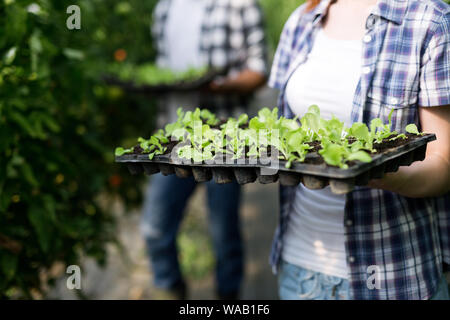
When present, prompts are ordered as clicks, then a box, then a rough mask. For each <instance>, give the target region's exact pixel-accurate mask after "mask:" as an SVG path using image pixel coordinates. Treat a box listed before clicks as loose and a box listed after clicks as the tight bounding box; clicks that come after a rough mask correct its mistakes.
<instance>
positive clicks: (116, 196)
mask: <svg viewBox="0 0 450 320" xmlns="http://www.w3.org/2000/svg"><path fill="white" fill-rule="evenodd" d="M156 2H157V1H156V0H145V1H143V0H128V1H124V0H108V1H106V0H78V1H74V0H70V1H66V0H42V1H27V0H0V17H1V18H0V298H7V299H8V298H9V299H11V298H12V299H19V298H33V299H44V298H53V299H151V298H152V288H151V273H150V271H149V266H148V259H147V257H146V252H145V248H144V242H143V240H142V237H141V236H140V233H139V229H138V224H139V218H140V205H141V202H142V191H143V182H144V181H145V177H144V176H131V175H130V174H129V173H128V171H127V170H126V168H124V167H122V166H120V165H117V164H115V163H114V152H113V151H114V148H115V147H116V146H119V145H130V144H132V143H133V142H134V141H135V139H136V138H137V137H138V136H149V135H150V133H151V132H153V131H154V130H155V119H156V103H155V101H153V100H152V99H149V98H148V97H144V96H141V95H136V94H129V93H127V92H124V91H123V90H121V89H120V88H118V87H114V86H109V85H106V84H105V83H104V82H103V81H102V80H101V79H102V75H103V74H104V71H105V70H108V68H109V67H110V66H111V65H112V64H117V63H125V62H126V63H132V64H141V63H146V62H152V61H154V59H155V48H154V45H153V40H152V38H151V35H150V30H149V29H150V23H151V17H152V10H153V8H154V6H155V4H156ZM302 2H303V1H299V0H283V1H281V2H280V1H279V0H261V1H260V3H261V5H262V7H263V9H264V13H265V27H266V32H267V37H268V46H269V52H270V57H272V56H273V52H274V49H275V48H276V45H277V42H278V38H279V35H280V33H281V29H282V27H283V24H284V22H285V21H286V19H287V17H288V16H289V14H290V13H291V12H292V11H293V10H294V9H295V8H296V7H297V6H298V5H300V4H301V3H302ZM72 4H76V5H78V6H80V8H81V13H82V15H81V19H82V28H81V30H72V31H71V30H68V29H67V27H66V19H67V17H68V14H67V13H66V9H67V7H68V6H70V5H72ZM275 104H276V93H274V92H273V91H271V90H269V89H267V88H264V89H262V90H260V92H259V93H258V94H257V96H256V99H255V101H254V102H253V108H254V110H257V109H260V108H262V107H273V106H275ZM204 197H205V190H204V189H203V188H199V189H198V190H197V191H196V193H195V196H194V197H193V198H192V199H191V201H190V203H189V207H188V212H187V219H185V220H184V222H183V225H182V228H181V234H180V236H179V240H178V246H179V247H180V253H181V256H180V259H181V268H182V270H183V274H184V275H185V277H186V279H187V281H188V285H189V287H190V294H189V296H190V297H192V298H199V299H209V298H213V297H214V294H213V293H214V281H213V280H214V279H213V278H214V259H213V252H212V249H211V245H210V241H209V235H208V232H207V226H206V213H205V208H204V205H203V204H204V202H205V201H204ZM277 210H278V195H277V185H267V186H263V185H259V184H252V185H248V186H246V187H245V188H244V200H243V205H242V210H241V212H242V221H243V222H242V230H243V234H244V239H245V252H246V278H245V282H244V288H243V296H242V297H243V298H244V299H273V298H276V297H277V292H276V278H275V277H274V276H273V275H272V273H271V270H270V267H269V264H268V256H269V251H270V244H271V240H272V236H273V232H274V230H275V226H276V223H277V215H278V212H277ZM68 265H80V266H81V270H82V290H73V291H71V290H68V289H67V287H66V279H67V274H66V272H65V271H66V267H67V266H68Z"/></svg>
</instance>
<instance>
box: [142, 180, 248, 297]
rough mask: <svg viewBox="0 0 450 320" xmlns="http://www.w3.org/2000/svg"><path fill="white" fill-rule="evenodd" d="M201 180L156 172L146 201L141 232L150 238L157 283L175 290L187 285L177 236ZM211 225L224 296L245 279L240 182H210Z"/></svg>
mask: <svg viewBox="0 0 450 320" xmlns="http://www.w3.org/2000/svg"><path fill="white" fill-rule="evenodd" d="M196 186H197V183H196V182H195V180H194V179H193V177H190V178H187V179H180V178H178V177H176V176H175V175H172V176H168V177H164V176H162V175H161V174H158V175H155V176H153V177H152V179H151V180H150V184H149V187H148V190H147V194H146V200H145V203H144V214H143V218H142V222H141V230H142V233H143V235H144V237H145V240H146V244H147V250H148V254H149V257H150V263H151V265H152V270H153V274H154V284H155V286H156V287H158V288H162V289H171V288H173V287H174V286H175V285H177V284H179V283H182V282H183V279H182V276H181V272H180V267H179V262H178V254H177V248H176V235H177V232H178V228H179V226H180V223H181V220H182V218H183V211H184V209H185V207H186V204H187V201H188V199H189V197H190V196H191V195H192V193H193V192H194V190H195V188H196ZM206 188H207V202H208V208H209V229H210V232H211V236H212V241H213V247H214V251H215V257H216V282H217V291H218V293H219V295H229V294H235V293H237V292H238V291H239V288H240V284H241V281H242V277H243V248H242V241H241V232H240V225H239V212H238V211H239V201H240V186H239V185H238V184H237V183H236V182H233V183H230V184H225V185H219V184H216V183H214V182H208V183H206Z"/></svg>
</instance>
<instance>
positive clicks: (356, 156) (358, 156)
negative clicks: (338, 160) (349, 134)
mask: <svg viewBox="0 0 450 320" xmlns="http://www.w3.org/2000/svg"><path fill="white" fill-rule="evenodd" d="M347 160H348V161H354V160H358V161H361V162H367V163H368V162H372V157H371V156H370V155H369V154H368V153H367V152H365V151H362V150H360V151H357V152H355V153H352V154H350V155H349V156H348V157H347Z"/></svg>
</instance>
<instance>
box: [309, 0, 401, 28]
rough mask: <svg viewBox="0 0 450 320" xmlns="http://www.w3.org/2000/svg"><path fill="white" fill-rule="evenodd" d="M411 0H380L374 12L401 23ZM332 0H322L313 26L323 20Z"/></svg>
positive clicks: (316, 9)
mask: <svg viewBox="0 0 450 320" xmlns="http://www.w3.org/2000/svg"><path fill="white" fill-rule="evenodd" d="M408 2H409V0H395V1H392V0H379V1H378V2H377V4H376V5H375V7H374V9H373V11H372V14H373V15H377V16H380V17H382V18H384V19H386V20H389V21H392V22H395V23H397V24H401V23H402V22H403V18H404V17H405V13H406V9H407V8H408ZM330 3H331V0H322V1H320V3H319V5H318V6H317V7H316V8H315V9H314V13H313V26H315V25H316V24H317V23H319V22H320V21H322V18H323V17H324V16H325V14H326V13H327V10H328V6H329V5H330Z"/></svg>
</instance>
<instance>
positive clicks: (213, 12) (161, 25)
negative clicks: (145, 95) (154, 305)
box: [141, 0, 268, 299]
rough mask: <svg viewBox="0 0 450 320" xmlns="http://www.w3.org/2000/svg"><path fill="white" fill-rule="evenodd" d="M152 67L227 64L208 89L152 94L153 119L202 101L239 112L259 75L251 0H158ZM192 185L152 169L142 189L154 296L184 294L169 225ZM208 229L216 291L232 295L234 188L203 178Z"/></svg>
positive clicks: (260, 38) (177, 218) (259, 25)
mask: <svg viewBox="0 0 450 320" xmlns="http://www.w3.org/2000/svg"><path fill="white" fill-rule="evenodd" d="M151 29H152V34H153V37H154V41H155V42H156V46H157V50H158V58H157V64H158V65H159V66H160V67H165V68H170V69H172V70H175V71H183V70H186V69H188V68H189V67H194V68H201V67H209V68H227V69H228V74H227V75H226V76H225V77H222V78H220V79H216V80H215V81H214V82H213V83H211V84H210V85H209V88H208V90H205V91H202V92H191V93H171V94H170V95H168V96H167V97H165V98H163V99H160V101H159V104H160V115H159V119H158V126H159V127H162V126H164V125H165V124H167V123H168V122H172V121H174V120H175V119H176V110H177V108H178V107H183V108H184V109H194V108H195V107H201V108H208V109H210V110H211V111H214V112H215V113H216V114H217V115H218V116H219V117H224V118H225V117H228V116H231V115H238V114H239V113H242V112H245V111H246V107H247V105H248V103H249V100H250V99H251V96H252V93H253V92H254V91H255V90H256V89H257V88H259V87H260V86H262V85H263V84H264V83H265V80H266V73H267V71H268V66H267V52H266V46H265V35H264V28H263V18H262V12H261V8H260V7H259V5H258V3H257V1H256V0H161V1H159V2H158V4H157V6H156V8H155V12H154V16H153V22H152V28H151ZM195 188H196V182H195V181H194V179H193V178H190V179H179V178H177V177H176V176H175V175H173V176H169V177H163V176H161V175H156V176H153V177H152V179H151V181H150V185H149V188H148V191H147V196H146V200H145V203H144V215H143V219H142V224H141V227H142V233H143V235H144V237H145V239H146V242H147V248H148V253H149V256H150V261H151V264H152V271H153V274H154V283H155V287H156V288H157V289H158V298H178V299H182V298H185V297H186V286H185V283H184V281H183V279H182V276H181V273H180V270H179V265H178V259H177V250H176V235H177V229H178V226H179V224H180V222H181V219H182V216H183V211H184V208H185V206H186V203H187V201H188V199H189V197H190V195H191V194H192V193H193V191H194V190H195ZM206 189H207V202H208V207H209V216H210V219H209V220H210V230H211V236H212V241H213V245H214V249H215V253H216V254H215V255H216V259H217V264H216V279H217V294H218V297H219V298H223V299H236V298H237V297H238V292H239V289H240V285H241V280H242V277H243V250H242V243H241V235H240V230H239V212H238V211H239V199H240V187H239V185H238V184H237V183H236V182H234V183H231V184H227V185H217V184H215V183H214V182H208V183H206Z"/></svg>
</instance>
